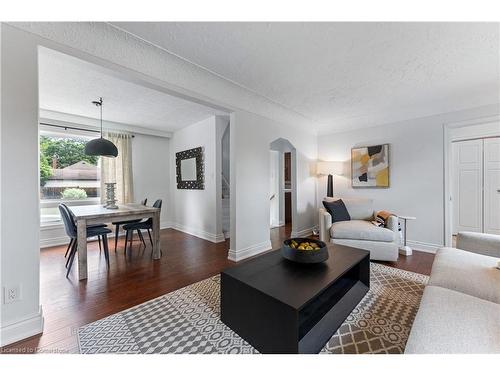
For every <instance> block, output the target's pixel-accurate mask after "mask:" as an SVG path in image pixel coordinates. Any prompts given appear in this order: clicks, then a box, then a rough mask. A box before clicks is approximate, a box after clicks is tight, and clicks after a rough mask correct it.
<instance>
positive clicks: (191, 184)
mask: <svg viewBox="0 0 500 375" xmlns="http://www.w3.org/2000/svg"><path fill="white" fill-rule="evenodd" d="M192 158H195V159H196V180H192V181H183V180H182V176H181V161H182V160H185V159H192ZM175 164H176V165H175V169H176V175H177V189H188V190H204V189H205V168H204V160H203V147H196V148H192V149H189V150H185V151H180V152H176V153H175Z"/></svg>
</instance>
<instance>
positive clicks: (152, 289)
mask: <svg viewBox="0 0 500 375" xmlns="http://www.w3.org/2000/svg"><path fill="white" fill-rule="evenodd" d="M290 231H291V229H290V226H286V227H280V228H276V229H273V230H272V231H271V242H272V245H273V248H278V247H279V246H281V241H282V240H283V239H285V238H287V237H289V236H290ZM134 239H135V241H134V244H133V247H132V251H130V252H129V251H127V255H124V254H123V239H121V240H120V241H119V242H118V251H117V253H116V254H115V252H114V251H113V250H110V268H109V270H108V269H107V268H106V263H105V260H104V254H103V253H102V254H100V253H99V248H98V245H97V242H92V243H89V247H88V265H89V271H88V279H87V280H86V281H82V282H78V280H77V272H76V263H75V264H74V268H75V269H73V270H72V271H71V274H70V277H69V278H68V279H67V278H66V277H65V271H66V269H65V267H64V262H65V258H64V253H65V251H66V246H56V247H51V248H47V249H41V251H40V252H41V256H40V294H41V295H40V298H41V301H40V302H41V304H42V306H43V312H44V317H45V327H44V332H43V334H41V335H37V336H34V337H32V338H29V339H26V340H23V341H20V342H17V343H15V344H12V345H9V346H6V347H4V348H2V349H0V350H1V352H3V353H34V352H50V353H74V352H77V348H78V346H77V339H76V330H77V329H78V327H80V326H82V325H85V324H87V323H90V322H93V321H95V320H98V319H101V318H104V317H106V316H108V315H111V314H114V313H117V312H119V311H122V310H125V309H127V308H129V307H132V306H135V305H137V304H140V303H142V302H145V301H148V300H150V299H153V298H156V297H158V296H161V295H163V294H165V293H169V292H171V291H174V290H176V289H179V288H182V287H184V286H186V285H189V284H192V283H195V282H197V281H200V280H203V279H205V278H207V277H210V276H213V275H216V274H218V273H219V272H220V271H221V270H223V269H224V268H226V267H228V266H230V265H232V264H234V263H233V262H231V261H229V260H228V259H227V253H228V248H229V241H226V242H223V243H218V244H214V243H211V242H209V241H205V240H202V239H199V238H197V237H194V236H190V235H188V234H185V233H182V232H178V231H176V230H173V229H164V230H162V231H161V235H160V239H161V245H162V249H163V252H164V256H162V258H161V259H160V260H158V261H152V260H151V247H150V246H149V245H148V246H147V247H146V248H144V246H143V245H142V244H141V243H140V242H139V241H138V239H137V237H134ZM112 244H113V241H112V240H111V241H110V246H111V245H112ZM433 258H434V255H433V254H428V253H423V252H419V251H414V253H413V255H412V256H411V257H407V258H405V257H402V256H401V257H400V259H399V260H398V261H397V262H392V263H390V262H380V263H383V264H386V265H389V266H392V267H397V268H401V269H405V270H409V271H413V272H418V273H423V274H429V273H430V269H431V265H432V260H433Z"/></svg>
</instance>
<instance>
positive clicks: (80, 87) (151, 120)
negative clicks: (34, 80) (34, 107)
mask: <svg viewBox="0 0 500 375" xmlns="http://www.w3.org/2000/svg"><path fill="white" fill-rule="evenodd" d="M39 77H40V80H39V86H40V87H39V90H40V108H41V109H46V110H51V111H56V112H62V113H68V114H73V115H79V116H84V117H90V118H98V117H99V110H98V109H97V108H96V107H95V106H94V105H92V104H91V101H93V100H96V99H98V98H99V97H100V96H102V98H103V102H104V104H103V118H104V120H107V121H113V122H118V123H123V124H128V125H135V126H140V127H143V128H150V129H155V130H161V131H175V130H177V129H180V128H182V127H185V126H188V125H190V124H193V123H196V122H198V121H201V120H203V119H206V118H208V117H210V116H212V115H214V114H222V113H221V112H220V111H217V110H215V109H212V108H208V107H206V106H203V105H200V104H197V103H193V102H190V101H186V100H184V99H180V98H177V97H174V96H171V95H168V94H165V93H163V92H159V91H156V90H152V89H150V88H147V87H143V86H140V85H137V84H135V83H131V82H128V81H126V80H123V79H120V78H118V77H117V75H116V73H115V72H111V71H107V70H106V69H104V68H101V67H98V66H96V65H94V64H91V63H88V62H85V61H82V60H79V59H77V58H74V57H70V56H68V55H64V54H61V53H59V52H55V51H52V50H49V49H46V48H40V53H39Z"/></svg>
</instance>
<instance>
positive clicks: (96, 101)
mask: <svg viewBox="0 0 500 375" xmlns="http://www.w3.org/2000/svg"><path fill="white" fill-rule="evenodd" d="M92 103H93V104H95V105H96V106H98V107H99V109H100V112H101V139H102V97H100V98H99V100H95V101H93V102H92Z"/></svg>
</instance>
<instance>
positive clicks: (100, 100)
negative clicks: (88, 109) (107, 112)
mask: <svg viewBox="0 0 500 375" xmlns="http://www.w3.org/2000/svg"><path fill="white" fill-rule="evenodd" d="M99 102H100V103H101V105H100V106H99V107H101V138H102V98H99Z"/></svg>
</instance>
